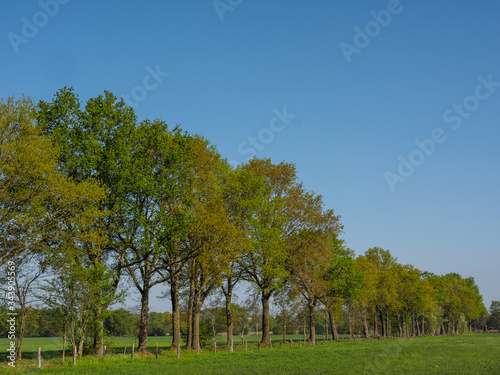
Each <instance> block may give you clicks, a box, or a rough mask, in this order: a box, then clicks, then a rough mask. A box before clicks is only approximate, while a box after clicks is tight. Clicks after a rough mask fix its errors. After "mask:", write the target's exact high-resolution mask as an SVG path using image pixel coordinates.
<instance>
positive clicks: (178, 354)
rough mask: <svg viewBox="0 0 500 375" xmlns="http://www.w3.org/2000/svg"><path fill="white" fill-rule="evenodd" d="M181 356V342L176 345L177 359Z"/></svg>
mask: <svg viewBox="0 0 500 375" xmlns="http://www.w3.org/2000/svg"><path fill="white" fill-rule="evenodd" d="M179 358H181V344H180V343H179V345H177V359H179Z"/></svg>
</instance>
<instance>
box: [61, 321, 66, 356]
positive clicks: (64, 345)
mask: <svg viewBox="0 0 500 375" xmlns="http://www.w3.org/2000/svg"><path fill="white" fill-rule="evenodd" d="M62 354H63V355H62V362H63V363H64V355H65V354H66V324H65V325H64V333H63V353H62Z"/></svg>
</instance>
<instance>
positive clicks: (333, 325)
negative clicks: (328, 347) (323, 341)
mask: <svg viewBox="0 0 500 375" xmlns="http://www.w3.org/2000/svg"><path fill="white" fill-rule="evenodd" d="M328 318H329V319H330V327H331V330H332V336H333V339H334V340H335V342H339V334H338V332H337V322H336V321H335V319H333V314H332V312H331V311H330V310H329V311H328Z"/></svg>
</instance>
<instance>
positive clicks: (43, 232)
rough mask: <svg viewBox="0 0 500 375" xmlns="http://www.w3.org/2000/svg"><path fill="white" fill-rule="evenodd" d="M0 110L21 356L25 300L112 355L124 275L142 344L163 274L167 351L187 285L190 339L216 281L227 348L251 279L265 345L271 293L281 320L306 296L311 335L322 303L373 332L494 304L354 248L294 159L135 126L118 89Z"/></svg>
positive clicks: (2, 248)
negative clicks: (237, 304) (113, 310)
mask: <svg viewBox="0 0 500 375" xmlns="http://www.w3.org/2000/svg"><path fill="white" fill-rule="evenodd" d="M0 111H1V112H0V121H1V128H0V167H1V173H0V232H1V233H0V235H1V239H0V241H1V243H0V266H1V265H7V264H9V263H8V262H14V263H15V264H16V266H15V267H16V272H17V276H18V277H17V279H16V286H15V288H14V289H15V290H14V291H12V290H11V292H12V293H14V292H15V293H14V294H15V295H16V298H17V303H18V304H19V311H20V317H21V322H20V326H21V328H20V333H19V340H18V350H17V355H18V358H20V357H21V344H22V336H23V334H24V332H23V329H24V328H23V327H24V324H25V319H26V314H27V311H26V310H27V308H28V307H29V304H30V298H31V299H38V300H41V301H43V302H44V303H45V305H46V306H47V307H48V308H51V309H55V310H57V311H59V312H60V316H61V317H62V323H63V324H62V335H63V337H64V340H66V337H67V336H68V337H69V339H70V341H71V342H72V344H73V345H74V346H76V347H78V348H79V352H80V354H81V353H83V343H84V341H85V338H86V336H88V335H89V334H88V332H89V327H91V329H92V334H91V336H92V337H93V349H94V351H95V353H97V354H102V350H103V345H104V327H105V315H106V310H107V309H108V308H109V306H110V305H112V304H113V303H115V302H117V301H119V300H120V299H121V298H123V296H124V291H123V290H121V289H120V287H119V286H120V285H123V284H124V282H123V281H124V280H130V282H131V284H132V285H133V287H134V288H135V289H136V290H137V291H138V292H139V294H140V296H141V311H140V322H139V332H138V338H139V347H138V350H139V351H146V346H147V337H148V326H149V316H150V314H149V295H150V290H151V288H152V287H154V286H155V285H162V286H164V288H165V289H164V291H165V296H168V297H169V298H170V300H171V304H172V313H171V319H172V321H171V325H172V337H173V341H172V346H171V348H172V349H176V348H177V347H179V346H180V343H181V309H182V308H183V306H181V295H182V294H184V295H186V302H185V308H186V311H187V313H186V317H187V322H186V326H187V328H186V329H187V332H186V334H187V349H192V348H197V347H198V345H199V343H200V315H201V313H202V307H203V305H204V303H205V301H206V299H207V298H208V297H209V296H210V295H212V294H213V293H216V292H219V291H220V293H222V295H223V296H224V301H225V315H226V326H227V334H228V335H227V345H228V346H232V345H233V341H232V340H233V331H234V316H233V310H234V309H233V308H232V304H233V294H234V291H235V288H236V287H237V285H238V284H239V283H241V282H246V283H248V285H251V291H252V294H258V295H260V305H261V330H262V344H263V345H269V342H270V339H269V332H270V322H269V320H270V303H271V301H272V300H273V299H274V302H275V304H276V305H277V306H281V308H282V311H283V314H285V315H284V322H285V323H284V324H285V326H286V321H287V318H286V314H291V313H290V312H286V311H289V307H290V306H292V305H293V303H294V302H293V301H298V302H297V303H299V304H302V305H304V306H307V312H308V313H307V318H308V322H309V323H308V325H309V327H308V332H309V335H310V340H311V342H315V321H316V315H315V314H316V310H317V308H318V306H319V305H321V306H323V307H324V309H325V312H326V314H327V315H328V317H329V319H328V321H329V326H330V328H331V332H332V334H333V335H334V337H335V338H336V339H337V330H336V317H338V316H339V314H341V313H345V312H347V314H348V316H349V321H350V322H351V323H350V324H349V326H350V327H351V329H350V331H351V332H352V331H353V330H354V326H355V324H356V322H357V321H360V322H361V323H362V325H363V330H364V334H365V336H367V337H368V335H369V326H370V325H372V324H373V329H374V331H375V333H378V331H379V327H380V330H381V333H382V335H384V336H386V335H391V333H392V327H393V325H397V327H398V330H399V335H400V336H405V335H407V334H408V332H412V333H413V334H415V332H416V333H423V332H427V331H428V327H429V325H430V326H431V327H433V329H434V332H437V330H438V327H439V329H440V330H441V331H443V330H444V329H446V330H447V332H457V331H459V330H461V329H462V328H463V324H464V323H465V324H466V325H467V324H468V325H470V324H471V323H472V322H475V321H479V320H480V319H481V314H483V315H484V313H485V311H486V310H485V308H484V306H483V304H482V298H481V296H480V294H479V290H478V288H477V286H476V285H475V283H474V280H473V279H472V278H468V279H463V278H462V277H460V276H459V275H456V274H450V275H446V276H435V275H431V274H428V273H422V272H421V271H419V270H417V269H415V268H414V267H412V266H410V265H401V264H399V263H397V262H396V259H395V258H394V257H392V255H391V254H390V253H389V251H386V250H382V249H379V248H373V249H370V250H368V251H367V252H366V253H365V255H363V256H358V257H357V258H356V257H355V256H354V253H353V252H352V251H351V250H349V249H348V248H347V247H346V246H345V244H344V243H343V241H342V240H341V238H340V235H341V233H342V225H341V223H340V220H339V217H338V216H336V215H335V214H334V212H333V210H331V209H326V208H325V207H324V203H323V199H322V197H321V196H320V195H318V194H316V193H314V192H311V191H308V190H306V189H305V187H304V186H303V184H302V183H301V182H300V180H299V179H298V176H297V173H296V169H295V166H294V165H293V164H290V163H285V162H282V163H280V164H274V163H272V162H271V161H270V160H269V159H258V158H254V159H252V160H250V161H249V162H247V163H244V164H241V165H240V166H238V167H236V168H232V167H231V166H230V165H229V164H228V163H227V161H226V160H225V159H223V158H222V157H221V156H220V155H219V153H218V152H217V150H216V148H215V147H214V146H212V145H210V143H209V142H208V141H207V140H206V139H204V138H202V137H200V136H198V135H192V134H189V133H187V132H184V131H182V130H181V129H180V127H178V126H176V127H175V128H173V129H169V128H168V127H167V125H166V124H165V123H164V122H162V121H160V120H155V121H151V120H144V121H141V122H139V121H138V120H137V118H136V116H135V114H134V111H133V109H132V108H131V107H127V106H126V105H125V103H124V102H123V100H118V99H117V98H116V97H114V96H113V95H112V94H111V93H109V92H105V93H104V95H100V96H98V97H96V98H91V99H89V100H88V101H87V102H86V104H85V106H82V105H81V103H80V101H79V99H78V97H77V96H76V95H75V94H74V92H73V90H72V89H68V88H64V89H62V90H60V91H59V92H58V93H57V94H56V95H55V96H54V99H53V100H52V101H51V102H44V101H41V102H39V103H38V104H35V103H34V102H33V101H32V100H31V99H29V98H22V99H20V100H17V101H16V100H15V99H14V98H8V99H6V100H4V101H2V102H1V103H0ZM47 275H50V277H46V276H47ZM44 277H45V281H44V282H43V286H41V287H40V288H39V291H38V292H36V293H33V292H30V290H32V288H34V285H36V281H37V280H41V279H42V278H44ZM285 310H286V311H285ZM426 324H427V326H426ZM285 331H286V329H285Z"/></svg>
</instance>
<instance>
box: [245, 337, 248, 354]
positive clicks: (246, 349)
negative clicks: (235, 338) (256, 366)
mask: <svg viewBox="0 0 500 375" xmlns="http://www.w3.org/2000/svg"><path fill="white" fill-rule="evenodd" d="M245 351H246V352H247V351H248V341H247V340H245Z"/></svg>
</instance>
